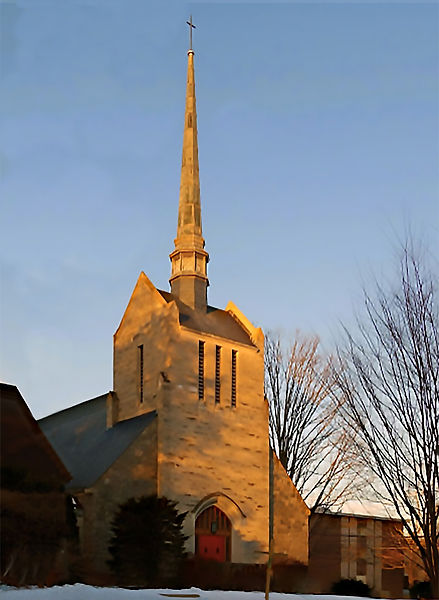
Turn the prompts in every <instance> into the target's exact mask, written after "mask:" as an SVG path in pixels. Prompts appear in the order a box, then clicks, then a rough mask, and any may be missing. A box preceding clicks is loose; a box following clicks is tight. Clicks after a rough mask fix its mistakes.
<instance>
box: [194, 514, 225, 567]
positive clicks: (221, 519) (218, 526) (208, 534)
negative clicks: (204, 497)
mask: <svg viewBox="0 0 439 600" xmlns="http://www.w3.org/2000/svg"><path fill="white" fill-rule="evenodd" d="M231 534H232V524H231V522H230V520H229V518H228V517H227V515H225V514H224V513H223V511H222V510H220V509H219V508H218V507H217V506H210V507H209V508H206V510H204V511H203V512H202V513H201V514H200V515H198V517H197V520H196V521H195V554H196V556H197V557H198V558H203V559H205V560H216V561H218V562H225V561H229V560H230V545H231V544H230V541H231Z"/></svg>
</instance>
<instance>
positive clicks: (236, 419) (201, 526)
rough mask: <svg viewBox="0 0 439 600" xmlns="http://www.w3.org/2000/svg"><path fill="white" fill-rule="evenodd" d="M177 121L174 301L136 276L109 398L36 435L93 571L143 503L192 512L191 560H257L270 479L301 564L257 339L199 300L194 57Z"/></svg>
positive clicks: (304, 532) (296, 516)
mask: <svg viewBox="0 0 439 600" xmlns="http://www.w3.org/2000/svg"><path fill="white" fill-rule="evenodd" d="M184 119H185V121H184V134H183V154H182V166H181V185H180V200H179V209H178V225H177V236H176V238H175V241H174V250H173V251H172V252H171V254H170V260H171V277H170V287H171V291H170V292H166V291H162V290H158V289H157V288H156V287H155V286H154V285H153V283H152V282H151V281H150V280H149V279H148V277H147V276H146V275H145V274H144V273H143V272H142V273H141V274H140V276H139V278H138V280H137V283H136V285H135V288H134V291H133V293H132V295H131V298H130V301H129V303H128V306H127V308H126V310H125V312H124V315H123V317H122V320H121V322H120V325H119V327H118V328H117V331H116V333H115V334H114V365H113V366H114V371H113V372H114V384H113V390H112V391H111V392H109V393H108V394H106V395H103V396H100V397H98V398H95V399H92V400H89V401H87V402H84V403H82V404H79V405H77V406H74V407H72V408H69V409H66V410H63V411H61V412H59V413H56V414H54V415H51V416H49V417H46V418H44V419H42V420H41V421H40V425H41V428H42V429H43V431H44V432H45V434H46V435H47V437H48V438H49V439H50V441H51V443H52V444H53V446H54V447H55V449H56V451H57V452H58V454H59V456H60V457H61V459H62V460H63V462H64V463H65V465H66V467H67V468H68V470H69V471H70V472H71V474H72V481H71V482H70V484H69V489H70V491H71V492H72V493H74V494H75V497H76V498H77V501H78V503H79V504H80V506H81V507H82V517H81V523H80V529H81V532H80V535H81V543H82V552H83V556H84V558H85V559H86V560H88V561H90V562H92V563H94V565H95V569H96V570H97V571H102V572H104V571H105V569H106V560H107V558H108V553H107V547H108V541H109V536H110V526H111V520H112V518H113V516H114V514H115V512H116V510H117V508H118V506H119V504H120V503H122V502H124V501H126V500H127V499H129V498H131V497H138V496H141V495H149V494H157V495H158V496H165V497H167V498H168V499H170V500H174V501H176V502H177V503H178V505H177V506H178V509H179V510H180V511H182V512H183V511H184V512H187V516H186V518H185V522H184V533H185V534H186V535H187V536H188V538H187V550H188V552H189V554H192V555H194V556H198V557H199V558H201V559H210V560H214V561H219V562H231V563H240V564H247V565H248V564H261V563H265V562H266V561H267V554H268V551H269V514H270V480H271V482H272V492H273V493H272V494H271V509H272V513H273V514H274V519H273V530H274V532H275V540H276V542H275V545H274V548H272V549H273V550H274V552H275V554H276V556H277V557H278V558H279V557H280V559H281V560H283V561H284V562H285V563H301V564H303V565H305V564H306V563H307V561H308V514H309V511H308V508H307V507H306V505H305V503H304V502H303V500H302V499H301V497H300V495H299V494H298V492H297V490H296V489H295V487H294V485H293V484H292V482H291V480H290V479H289V478H288V476H287V474H286V473H285V471H284V469H283V467H282V466H281V464H280V463H279V462H278V461H277V460H276V459H275V460H273V462H272V465H273V469H272V472H271V476H270V469H269V465H270V453H271V449H270V445H269V435H268V406H267V402H266V400H265V398H264V336H263V333H262V331H261V329H260V328H256V327H254V326H253V325H252V324H251V323H250V321H249V320H248V319H247V318H246V317H245V315H243V314H242V312H241V311H240V310H239V309H238V308H237V307H236V306H235V305H234V304H233V303H232V302H229V304H228V305H227V307H226V308H225V310H222V309H218V308H215V307H213V306H210V305H209V304H208V302H207V287H208V285H209V281H208V277H207V264H208V261H209V255H208V253H207V251H206V250H205V242H204V238H203V234H202V220H201V203H200V182H199V168H198V142H197V113H196V101H195V77H194V52H193V50H192V49H190V50H189V51H188V67H187V86H186V108H185V117H184Z"/></svg>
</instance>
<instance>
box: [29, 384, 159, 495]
mask: <svg viewBox="0 0 439 600" xmlns="http://www.w3.org/2000/svg"><path fill="white" fill-rule="evenodd" d="M106 402H107V394H104V395H102V396H98V397H97V398H93V399H92V400H87V401H86V402H82V403H81V404H77V405H76V406H72V407H71V408H67V409H65V410H62V411H60V412H58V413H55V414H53V415H50V416H48V417H45V418H44V419H41V420H40V421H39V425H40V427H41V429H42V430H43V432H44V433H45V435H46V436H47V438H48V439H49V441H50V443H51V444H52V445H53V447H54V448H55V450H56V452H57V453H58V455H59V456H60V458H61V460H62V461H63V462H64V464H65V465H66V467H67V468H68V470H69V471H70V473H71V474H72V477H73V479H72V481H71V482H70V483H69V484H68V486H67V488H69V489H82V488H86V487H90V486H91V485H93V483H95V482H96V481H97V480H98V479H99V477H100V476H101V475H102V474H103V473H105V471H106V470H107V469H108V468H109V467H110V466H111V465H112V464H113V463H114V462H115V461H116V459H117V458H118V457H119V456H120V455H121V454H122V453H123V452H124V451H125V450H126V449H127V448H128V446H130V444H131V443H132V442H133V441H134V440H135V439H136V438H137V436H138V435H140V433H141V432H142V431H143V430H144V429H145V428H146V427H148V425H149V424H150V423H151V422H152V421H153V420H154V419H155V417H156V412H155V411H151V412H149V413H146V414H144V415H140V416H138V417H134V418H132V419H127V420H126V421H121V422H120V423H117V424H116V425H114V426H113V427H111V428H110V429H107V426H106Z"/></svg>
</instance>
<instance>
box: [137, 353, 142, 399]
mask: <svg viewBox="0 0 439 600" xmlns="http://www.w3.org/2000/svg"><path fill="white" fill-rule="evenodd" d="M138 349H139V402H140V403H142V402H143V344H140V346H138Z"/></svg>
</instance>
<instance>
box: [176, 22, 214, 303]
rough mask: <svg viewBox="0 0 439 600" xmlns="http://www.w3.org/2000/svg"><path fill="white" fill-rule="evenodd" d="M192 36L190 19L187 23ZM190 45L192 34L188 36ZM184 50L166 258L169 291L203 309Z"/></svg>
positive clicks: (191, 92) (192, 107)
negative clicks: (179, 144) (178, 155)
mask: <svg viewBox="0 0 439 600" xmlns="http://www.w3.org/2000/svg"><path fill="white" fill-rule="evenodd" d="M188 25H189V26H190V32H191V34H192V27H194V25H192V17H191V20H190V22H189V21H188ZM191 42H192V35H191ZM190 45H191V47H190V49H189V51H188V67H187V84H186V110H185V116H184V131H183V155H182V161H181V179H180V202H179V207H178V225H177V237H176V238H175V240H174V244H175V250H174V251H173V252H172V253H171V254H170V255H169V258H170V259H171V265H172V272H171V277H170V279H169V282H170V284H171V291H172V293H173V294H174V295H176V296H178V297H179V298H180V299H181V300H182V301H183V302H184V303H185V304H188V305H189V306H191V307H192V308H198V309H201V310H206V306H207V286H208V285H209V281H208V279H207V263H208V262H209V255H208V253H207V252H206V251H205V250H204V239H203V234H202V228H201V204H200V175H199V168H198V140H197V110H196V104H195V75H194V51H193V50H192V44H190Z"/></svg>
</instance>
